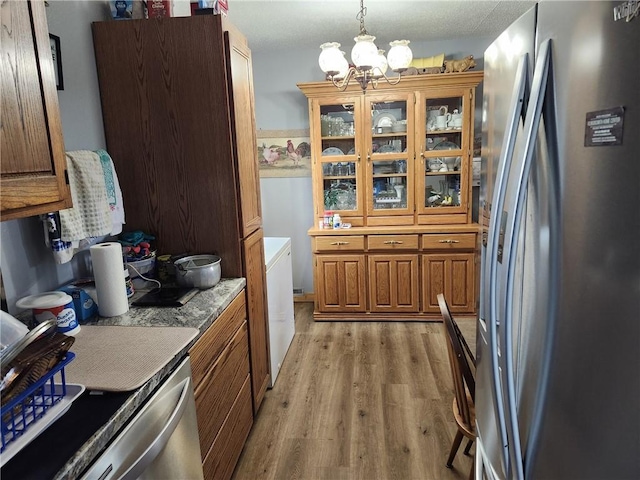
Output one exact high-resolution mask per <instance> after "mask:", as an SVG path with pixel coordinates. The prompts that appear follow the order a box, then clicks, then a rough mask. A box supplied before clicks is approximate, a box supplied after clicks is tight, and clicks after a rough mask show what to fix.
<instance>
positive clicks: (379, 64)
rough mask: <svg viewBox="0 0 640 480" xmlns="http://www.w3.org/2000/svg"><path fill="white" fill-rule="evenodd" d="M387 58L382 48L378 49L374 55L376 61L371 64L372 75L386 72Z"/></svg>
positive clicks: (375, 75)
mask: <svg viewBox="0 0 640 480" xmlns="http://www.w3.org/2000/svg"><path fill="white" fill-rule="evenodd" d="M387 68H388V64H387V58H386V57H385V56H384V50H378V55H377V56H376V61H375V63H374V64H373V69H372V70H371V73H372V75H373V76H374V77H383V76H384V74H385V73H387Z"/></svg>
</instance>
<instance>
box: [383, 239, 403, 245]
mask: <svg viewBox="0 0 640 480" xmlns="http://www.w3.org/2000/svg"><path fill="white" fill-rule="evenodd" d="M403 243H404V242H401V241H399V240H387V241H386V242H384V244H385V245H402V244H403Z"/></svg>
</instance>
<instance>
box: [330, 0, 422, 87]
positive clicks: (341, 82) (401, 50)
mask: <svg viewBox="0 0 640 480" xmlns="http://www.w3.org/2000/svg"><path fill="white" fill-rule="evenodd" d="M366 14H367V9H366V8H365V7H364V0H360V12H359V13H358V15H356V18H357V19H358V20H360V33H359V34H358V36H357V37H355V38H354V40H355V42H356V44H355V45H354V46H353V49H352V50H351V61H352V62H353V66H352V65H349V62H347V59H346V58H345V56H344V55H345V53H344V52H343V51H341V50H340V44H339V43H337V42H327V43H323V44H322V45H320V48H321V49H322V52H320V57H319V58H318V63H319V64H320V68H321V69H322V71H323V72H324V73H326V74H327V75H328V76H329V78H330V79H331V81H332V82H333V84H334V85H335V86H336V87H337V88H339V89H340V90H345V89H346V88H347V85H349V82H350V81H351V79H354V80H356V81H357V82H358V83H359V84H360V87H361V88H362V91H363V92H364V91H366V89H367V86H368V84H369V83H371V85H372V87H373V88H376V87H377V86H378V80H380V79H382V78H383V79H385V80H386V81H387V83H389V84H390V85H397V84H398V82H400V76H401V74H402V72H404V71H405V70H406V69H407V68H408V67H409V64H410V63H411V60H412V59H413V54H412V53H411V49H410V48H409V40H395V41H393V42H391V43H390V44H389V45H390V46H391V49H390V50H389V54H388V55H387V57H386V58H385V56H384V50H379V49H378V47H376V44H375V43H373V41H374V40H375V39H376V37H374V36H373V35H369V33H368V32H367V30H366V28H364V17H365V15H366ZM388 68H391V70H393V71H394V72H396V73H397V74H398V76H397V77H395V79H392V78H389V77H387V75H386V72H387V69H388Z"/></svg>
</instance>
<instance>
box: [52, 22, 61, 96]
mask: <svg viewBox="0 0 640 480" xmlns="http://www.w3.org/2000/svg"><path fill="white" fill-rule="evenodd" d="M49 44H50V45H51V57H52V58H53V69H54V72H55V74H56V88H57V89H58V90H64V80H63V77H62V53H61V51H60V37H58V36H57V35H51V34H49Z"/></svg>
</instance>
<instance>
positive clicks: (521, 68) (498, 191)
mask: <svg viewBox="0 0 640 480" xmlns="http://www.w3.org/2000/svg"><path fill="white" fill-rule="evenodd" d="M528 64H529V55H528V54H527V53H525V54H524V55H523V56H522V57H521V58H520V61H519V63H518V67H517V70H516V77H515V82H514V88H513V93H512V96H511V104H510V106H509V117H508V121H507V125H506V129H505V132H506V135H505V141H504V143H503V146H502V150H501V152H500V159H499V161H498V165H499V167H498V172H497V177H496V183H495V185H496V188H495V190H494V193H493V200H492V202H493V206H494V208H493V212H494V213H493V215H492V216H491V217H490V220H489V232H488V238H487V248H488V251H487V258H488V270H489V272H488V276H489V278H488V285H489V311H488V318H487V319H486V320H487V327H488V328H487V333H488V336H489V351H490V364H491V370H492V374H493V375H492V376H493V382H492V384H493V388H494V399H496V401H498V404H497V405H496V411H497V414H498V420H499V430H500V434H501V436H502V447H503V455H504V460H505V462H508V458H509V457H508V437H507V430H506V421H505V415H504V405H503V402H501V401H500V400H501V399H502V398H503V395H502V387H501V380H500V370H499V359H498V335H497V329H498V325H499V324H498V320H497V312H498V308H497V278H498V250H499V239H500V227H501V225H502V221H501V218H500V215H499V213H500V212H502V209H503V206H504V197H505V192H506V182H507V179H508V178H509V171H510V169H511V163H512V159H513V151H514V147H515V143H516V137H517V133H518V125H519V123H520V118H521V117H522V115H523V109H524V103H525V94H526V92H527V90H528V82H529V76H528V68H527V66H528ZM505 468H507V465H505Z"/></svg>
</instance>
